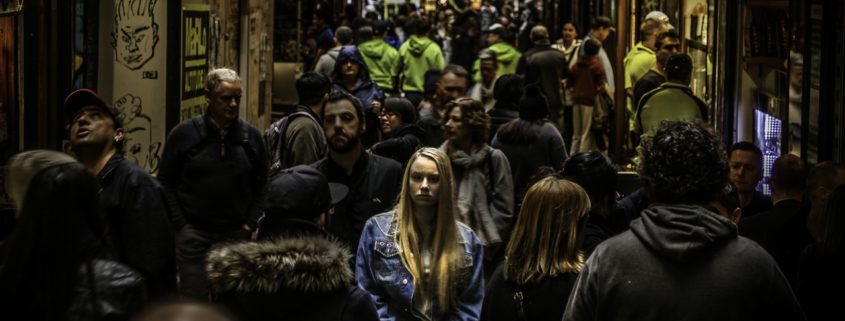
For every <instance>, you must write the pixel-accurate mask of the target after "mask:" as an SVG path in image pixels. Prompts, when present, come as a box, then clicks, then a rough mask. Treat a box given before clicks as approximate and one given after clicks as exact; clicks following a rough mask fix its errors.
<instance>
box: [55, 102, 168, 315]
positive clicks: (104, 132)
mask: <svg viewBox="0 0 845 321" xmlns="http://www.w3.org/2000/svg"><path fill="white" fill-rule="evenodd" d="M64 108H65V115H66V116H67V120H68V122H69V123H70V125H71V126H70V143H71V148H72V149H73V152H74V154H75V155H76V157H77V159H78V160H79V162H80V163H82V164H83V165H85V168H87V169H88V171H89V172H90V173H91V174H93V175H95V176H96V177H97V179H98V180H99V181H100V186H101V189H100V201H101V203H102V204H103V209H104V210H105V212H106V222H107V223H108V226H109V228H108V231H109V233H108V237H109V240H110V241H111V242H112V245H113V247H114V253H113V254H115V259H117V260H118V261H120V262H122V263H125V264H126V265H128V266H129V267H131V268H133V269H135V270H137V271H138V272H140V273H141V274H142V275H143V276H144V278H145V279H146V283H147V293H148V295H149V297H150V298H151V299H156V298H159V297H161V296H163V295H166V294H168V293H170V292H172V291H175V290H176V265H175V263H174V252H173V232H172V229H171V227H170V222H169V221H168V218H167V211H166V210H165V206H164V199H162V191H161V185H159V183H158V182H157V181H156V180H155V179H154V178H153V177H152V176H150V174H148V173H147V172H146V171H144V170H143V169H141V168H140V167H138V166H137V165H135V164H132V163H130V162H129V161H127V160H126V159H125V158H124V157H123V139H124V136H123V135H124V132H123V125H122V123H121V121H120V118H119V117H118V115H119V112H118V111H117V109H115V108H114V107H111V106H108V105H107V104H106V103H105V102H103V100H102V99H100V97H99V96H98V95H97V94H96V93H95V92H94V91H92V90H90V89H77V90H75V91H73V92H71V93H70V94H69V95H68V96H67V98H65V102H64Z"/></svg>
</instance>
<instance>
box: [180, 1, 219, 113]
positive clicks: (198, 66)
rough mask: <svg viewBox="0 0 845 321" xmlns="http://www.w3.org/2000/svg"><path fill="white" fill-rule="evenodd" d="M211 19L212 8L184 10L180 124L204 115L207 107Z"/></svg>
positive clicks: (196, 6)
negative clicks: (206, 84)
mask: <svg viewBox="0 0 845 321" xmlns="http://www.w3.org/2000/svg"><path fill="white" fill-rule="evenodd" d="M210 18H211V16H210V7H209V6H208V5H188V4H186V5H183V6H182V29H181V30H182V35H181V46H182V48H181V53H182V56H181V57H180V58H181V66H180V68H181V70H180V72H179V78H180V86H179V88H180V89H179V121H184V120H186V119H190V118H193V117H194V116H198V115H201V114H202V113H203V111H204V110H205V107H206V105H207V103H206V101H205V95H204V88H205V75H206V74H207V73H208V49H209V47H208V44H209V43H208V40H209V22H210V20H211V19H210Z"/></svg>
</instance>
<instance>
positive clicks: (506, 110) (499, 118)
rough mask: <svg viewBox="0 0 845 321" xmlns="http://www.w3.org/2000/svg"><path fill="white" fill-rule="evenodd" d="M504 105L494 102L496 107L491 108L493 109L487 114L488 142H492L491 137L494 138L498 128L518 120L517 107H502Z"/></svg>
mask: <svg viewBox="0 0 845 321" xmlns="http://www.w3.org/2000/svg"><path fill="white" fill-rule="evenodd" d="M504 104H505V103H503V102H499V101H496V105H494V106H493V109H490V110H489V111H488V112H487V115H488V116H490V141H491V142H492V141H493V137H495V136H496V133H498V132H499V127H502V125H504V124H506V123H507V122H509V121H511V120H514V119H517V118H519V111H518V110H517V108H518V107H517V106H504Z"/></svg>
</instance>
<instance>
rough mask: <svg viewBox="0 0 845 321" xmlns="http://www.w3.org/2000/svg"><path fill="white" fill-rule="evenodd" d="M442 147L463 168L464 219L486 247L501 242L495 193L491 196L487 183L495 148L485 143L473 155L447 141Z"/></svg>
mask: <svg viewBox="0 0 845 321" xmlns="http://www.w3.org/2000/svg"><path fill="white" fill-rule="evenodd" d="M440 149H441V150H443V151H445V152H446V154H447V155H449V158H450V159H451V160H452V167H453V168H460V169H462V171H463V176H462V177H461V180H460V182H458V197H457V207H458V212H459V217H460V220H461V222H462V223H464V224H466V225H468V226H469V227H470V228H472V230H473V231H475V234H477V235H478V239H479V240H481V243H482V244H484V245H485V246H487V245H490V244H495V243H501V242H502V238H501V236H500V235H499V231H498V230H497V229H496V224H495V222H494V221H493V216H492V214H491V213H490V203H491V202H492V200H491V198H492V195H488V193H489V189H488V185H487V182H488V180H490V179H492V178H490V177H487V166H488V165H487V164H488V157H489V154H490V152H492V150H493V148H491V147H490V146H489V145H487V144H485V145H484V146H482V147H481V148H479V149H477V150H475V151H474V152H472V154H467V153H466V152H464V151H461V150H455V149H453V148H452V147H451V146H450V145H449V142H448V141H446V142H444V143H443V145H442V146H440Z"/></svg>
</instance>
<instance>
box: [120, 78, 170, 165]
mask: <svg viewBox="0 0 845 321" xmlns="http://www.w3.org/2000/svg"><path fill="white" fill-rule="evenodd" d="M114 107H115V108H117V110H118V112H120V114H119V115H118V116H117V117H118V118H119V119H120V120H121V121H122V122H123V133H124V135H125V136H126V137H125V142H124V146H125V151H126V159H128V160H130V161H133V162H135V163H136V164H138V165H139V166H142V167H144V168H146V169H148V170H149V171H150V172H153V173H154V172H157V171H158V163H159V160H160V159H161V157H160V154H161V153H160V152H161V147H162V142H161V141H155V140H154V138H153V130H152V124H153V120H152V118H150V116H148V115H146V114H144V107H143V102H142V101H141V97H138V96H133V95H132V94H126V95H123V97H120V98H118V99H117V100H115V102H114Z"/></svg>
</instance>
